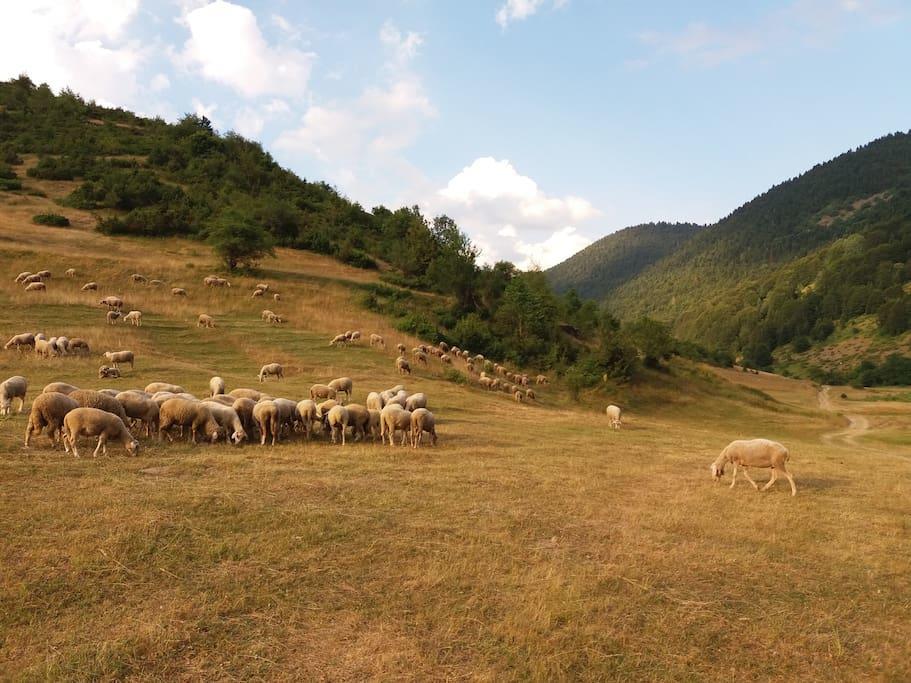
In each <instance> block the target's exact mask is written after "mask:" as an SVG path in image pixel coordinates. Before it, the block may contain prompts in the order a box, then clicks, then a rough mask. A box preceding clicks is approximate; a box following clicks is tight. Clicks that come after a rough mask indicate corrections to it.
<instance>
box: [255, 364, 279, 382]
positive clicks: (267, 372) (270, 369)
mask: <svg viewBox="0 0 911 683" xmlns="http://www.w3.org/2000/svg"><path fill="white" fill-rule="evenodd" d="M266 377H275V378H276V379H284V377H285V369H284V368H283V367H282V366H281V365H280V364H279V363H266V364H265V365H264V366H262V367H261V368H260V369H259V381H260V382H265V381H266Z"/></svg>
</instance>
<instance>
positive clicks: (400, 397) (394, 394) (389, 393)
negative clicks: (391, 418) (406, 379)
mask: <svg viewBox="0 0 911 683" xmlns="http://www.w3.org/2000/svg"><path fill="white" fill-rule="evenodd" d="M380 397H381V398H382V399H383V407H384V408H385V407H386V406H388V405H389V404H391V403H398V404H399V405H400V406H402V407H403V408H404V407H405V401H407V400H408V392H407V391H405V390H404V389H398V390H396V389H387V390H386V391H384V392H383V393H381V394H380Z"/></svg>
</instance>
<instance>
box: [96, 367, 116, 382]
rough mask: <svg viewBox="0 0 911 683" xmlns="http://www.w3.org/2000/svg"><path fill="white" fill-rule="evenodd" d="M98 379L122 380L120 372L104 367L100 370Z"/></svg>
mask: <svg viewBox="0 0 911 683" xmlns="http://www.w3.org/2000/svg"><path fill="white" fill-rule="evenodd" d="M98 379H120V370H118V369H117V368H109V367H108V366H107V365H102V366H101V367H100V368H98Z"/></svg>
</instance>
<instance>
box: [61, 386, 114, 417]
mask: <svg viewBox="0 0 911 683" xmlns="http://www.w3.org/2000/svg"><path fill="white" fill-rule="evenodd" d="M114 393H115V394H116V393H117V392H114ZM69 397H70V398H71V399H73V400H74V401H76V403H78V404H79V405H80V407H82V408H98V409H99V410H104V411H106V412H108V413H111V414H112V415H116V416H117V417H119V418H120V419H121V420H123V421H124V422H126V419H127V416H126V413H125V412H124V411H123V406H122V405H120V401H118V400H117V399H116V398H114V397H113V396H108V395H107V394H106V393H102V392H100V391H93V390H91V389H77V390H76V391H72V392H70V394H69Z"/></svg>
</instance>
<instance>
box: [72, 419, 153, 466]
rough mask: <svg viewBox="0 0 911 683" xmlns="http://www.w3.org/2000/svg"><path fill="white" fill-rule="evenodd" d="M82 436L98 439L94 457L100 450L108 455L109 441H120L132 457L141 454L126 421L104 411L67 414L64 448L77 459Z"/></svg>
mask: <svg viewBox="0 0 911 683" xmlns="http://www.w3.org/2000/svg"><path fill="white" fill-rule="evenodd" d="M80 436H89V437H92V436H97V437H98V445H97V446H95V450H94V452H93V453H92V457H98V451H99V450H100V451H101V452H102V453H103V454H104V455H107V454H108V446H107V442H108V441H119V442H120V443H121V444H123V446H124V448H126V450H127V453H129V454H130V455H137V454H138V453H139V442H138V441H137V440H136V439H134V438H133V435H132V434H130V430H129V429H127V426H126V424H125V423H124V420H122V419H121V418H120V417H118V416H117V415H111V414H110V413H108V412H105V411H104V410H98V409H97V408H74V409H73V410H71V411H70V412H68V413H67V414H66V417H65V418H63V446H64V448H65V449H66V452H67V453H69V452H70V449H72V451H73V455H74V456H75V457H77V458H78V457H79V451H78V450H76V440H77V439H78V438H79V437H80Z"/></svg>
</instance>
